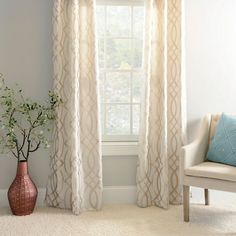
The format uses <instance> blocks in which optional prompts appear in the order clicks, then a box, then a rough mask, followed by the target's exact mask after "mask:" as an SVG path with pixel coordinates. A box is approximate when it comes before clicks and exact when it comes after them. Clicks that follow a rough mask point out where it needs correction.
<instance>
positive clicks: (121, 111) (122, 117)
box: [106, 105, 130, 135]
mask: <svg viewBox="0 0 236 236" xmlns="http://www.w3.org/2000/svg"><path fill="white" fill-rule="evenodd" d="M106 107H107V111H106V114H107V122H106V134H108V135H114V134H116V135H124V134H130V105H107V106H106Z"/></svg>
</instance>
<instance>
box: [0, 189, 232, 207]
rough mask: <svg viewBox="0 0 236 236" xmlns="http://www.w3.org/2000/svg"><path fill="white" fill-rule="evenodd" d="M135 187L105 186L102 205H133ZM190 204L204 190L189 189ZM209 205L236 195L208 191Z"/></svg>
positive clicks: (2, 199) (0, 195)
mask: <svg viewBox="0 0 236 236" xmlns="http://www.w3.org/2000/svg"><path fill="white" fill-rule="evenodd" d="M136 190H137V188H136V186H132V185H131V186H105V187H104V189H103V203H104V204H135V203H136V199H137V192H136ZM45 192H46V189H45V188H39V189H38V199H37V206H39V207H41V206H44V197H45ZM190 201H191V202H192V203H204V190H203V189H201V188H191V199H190ZM210 201H211V203H216V204H217V203H222V201H224V205H227V204H236V193H230V192H222V191H216V190H210ZM5 206H8V199H7V190H6V189H2V190H1V189H0V207H5Z"/></svg>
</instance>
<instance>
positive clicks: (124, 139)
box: [96, 0, 144, 152]
mask: <svg viewBox="0 0 236 236" xmlns="http://www.w3.org/2000/svg"><path fill="white" fill-rule="evenodd" d="M96 3H97V5H98V6H106V5H108V6H131V7H133V6H143V5H144V0H97V1H96ZM132 13H133V12H132ZM105 21H106V16H105ZM131 22H132V23H133V14H132V15H131ZM105 26H106V23H105ZM131 27H132V28H131V32H132V31H133V24H132V25H131ZM107 38H108V39H109V38H115V39H139V38H135V37H133V33H132V35H131V36H129V37H107V36H106V35H105V36H104V44H105V42H106V39H107ZM104 50H106V46H105V45H104ZM105 53H106V52H105ZM101 71H102V70H101ZM104 71H105V72H109V69H105V70H104ZM110 71H111V72H129V73H131V88H132V78H133V76H132V73H133V72H142V71H143V69H138V68H137V69H132V70H115V69H111V70H110ZM103 104H104V105H106V103H103ZM107 104H112V103H107ZM115 104H117V105H119V104H122V103H115ZM124 104H126V105H129V104H130V108H131V110H130V112H131V113H130V115H131V117H130V128H131V132H132V127H133V110H132V108H133V105H135V104H137V105H140V103H134V102H133V94H132V91H131V96H130V102H129V103H128V102H127V103H124ZM104 116H105V117H104V119H105V122H106V112H105V113H104ZM105 122H104V124H103V125H105ZM102 129H105V128H104V127H102ZM102 141H103V143H104V144H105V143H106V145H107V148H105V149H104V151H105V150H108V149H110V146H111V145H112V144H114V143H118V144H119V145H121V144H125V143H131V145H132V146H137V145H136V144H137V141H138V135H106V134H104V135H103V136H102ZM119 145H116V147H117V146H119ZM126 146H127V145H125V148H124V149H126ZM116 149H117V148H116ZM109 152H110V151H109ZM135 152H136V151H135Z"/></svg>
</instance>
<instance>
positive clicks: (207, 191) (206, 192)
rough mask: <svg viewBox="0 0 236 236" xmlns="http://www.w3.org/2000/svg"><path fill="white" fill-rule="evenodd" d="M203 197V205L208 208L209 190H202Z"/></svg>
mask: <svg viewBox="0 0 236 236" xmlns="http://www.w3.org/2000/svg"><path fill="white" fill-rule="evenodd" d="M204 196H205V205H206V206H208V205H210V199H209V190H208V189H206V188H205V189H204Z"/></svg>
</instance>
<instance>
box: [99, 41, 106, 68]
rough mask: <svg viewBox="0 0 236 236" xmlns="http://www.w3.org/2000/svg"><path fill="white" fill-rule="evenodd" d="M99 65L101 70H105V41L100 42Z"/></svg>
mask: <svg viewBox="0 0 236 236" xmlns="http://www.w3.org/2000/svg"><path fill="white" fill-rule="evenodd" d="M98 58H99V60H98V63H99V68H104V66H105V64H104V63H105V52H104V39H99V40H98Z"/></svg>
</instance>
